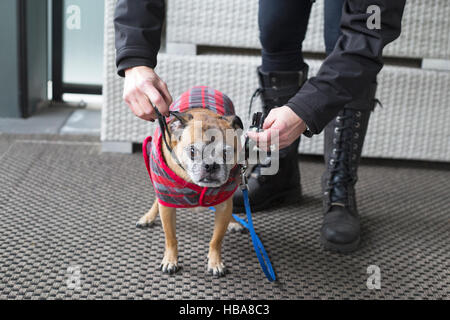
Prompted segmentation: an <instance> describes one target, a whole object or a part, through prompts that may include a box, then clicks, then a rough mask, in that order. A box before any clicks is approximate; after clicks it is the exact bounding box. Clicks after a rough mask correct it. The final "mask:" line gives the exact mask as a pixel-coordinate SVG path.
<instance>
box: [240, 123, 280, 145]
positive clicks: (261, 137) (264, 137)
mask: <svg viewBox="0 0 450 320" xmlns="http://www.w3.org/2000/svg"><path fill="white" fill-rule="evenodd" d="M275 131H276V130H275V129H270V128H269V129H267V130H265V131H263V132H252V131H249V132H248V133H247V134H248V137H249V138H250V139H252V140H253V141H255V142H256V143H257V144H258V148H260V149H264V150H269V149H270V145H271V144H272V143H275V142H273V141H272V140H274V139H273V137H274V136H278V133H277V132H275Z"/></svg>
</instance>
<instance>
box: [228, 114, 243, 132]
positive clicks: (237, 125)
mask: <svg viewBox="0 0 450 320" xmlns="http://www.w3.org/2000/svg"><path fill="white" fill-rule="evenodd" d="M223 118H224V119H225V120H227V121H228V122H229V123H230V125H231V127H232V128H233V129H234V130H238V129H241V130H244V125H243V124H242V120H241V118H239V117H238V116H235V115H233V116H224V117H223Z"/></svg>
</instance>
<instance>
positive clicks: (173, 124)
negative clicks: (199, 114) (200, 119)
mask: <svg viewBox="0 0 450 320" xmlns="http://www.w3.org/2000/svg"><path fill="white" fill-rule="evenodd" d="M172 116H173V119H172V120H170V122H169V124H168V127H169V131H170V134H171V135H172V136H173V137H175V138H176V139H177V140H179V139H180V137H181V134H182V133H183V129H184V128H185V127H186V125H187V123H188V122H189V121H190V120H192V119H193V118H194V117H193V116H192V115H191V114H189V113H181V112H172Z"/></svg>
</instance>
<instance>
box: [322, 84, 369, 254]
mask: <svg viewBox="0 0 450 320" xmlns="http://www.w3.org/2000/svg"><path fill="white" fill-rule="evenodd" d="M375 91H376V84H374V85H373V86H372V87H371V88H370V94H369V98H368V99H367V100H365V101H361V102H355V103H352V104H349V105H347V106H346V107H345V108H344V110H342V111H341V112H339V114H338V116H337V117H336V118H335V119H334V120H333V121H331V122H330V123H329V124H328V125H327V126H326V127H325V152H324V155H325V165H326V168H327V169H326V171H325V173H324V174H323V176H322V189H323V192H324V193H323V205H324V219H323V224H322V228H321V241H322V243H323V245H324V247H325V249H328V250H331V251H336V252H341V253H349V252H352V251H354V250H356V249H357V247H358V245H359V241H360V233H361V229H360V221H359V214H358V210H357V207H356V198H355V184H356V181H357V170H358V164H359V160H360V157H361V151H362V147H363V143H364V138H365V135H366V131H367V126H368V123H369V117H370V113H371V111H372V110H373V108H374V107H375V101H376V100H375Z"/></svg>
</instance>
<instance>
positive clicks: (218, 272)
mask: <svg viewBox="0 0 450 320" xmlns="http://www.w3.org/2000/svg"><path fill="white" fill-rule="evenodd" d="M208 272H209V273H210V274H212V275H213V276H214V277H223V276H224V275H226V274H227V273H228V271H227V268H225V266H224V264H223V263H222V262H212V261H211V260H209V261H208Z"/></svg>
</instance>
